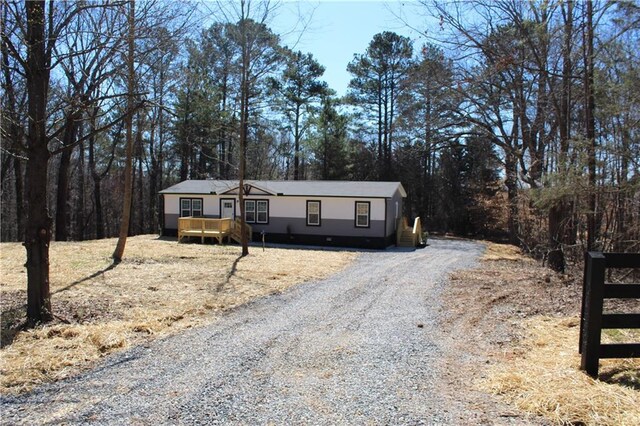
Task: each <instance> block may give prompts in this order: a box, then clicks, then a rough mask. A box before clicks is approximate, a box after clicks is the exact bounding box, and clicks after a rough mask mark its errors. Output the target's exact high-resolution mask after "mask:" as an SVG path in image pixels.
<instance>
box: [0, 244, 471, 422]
mask: <svg viewBox="0 0 640 426" xmlns="http://www.w3.org/2000/svg"><path fill="white" fill-rule="evenodd" d="M482 250H483V246H482V245H481V244H478V243H473V242H468V241H461V240H431V241H430V246H428V247H427V248H425V249H419V250H415V251H410V250H403V249H389V250H386V251H378V252H362V253H360V254H359V256H358V258H357V260H356V261H355V262H354V264H353V265H352V266H351V267H349V268H347V269H346V270H345V271H343V272H341V273H339V274H336V275H334V276H332V277H330V278H329V279H326V280H323V281H319V282H311V283H306V284H302V285H300V286H297V287H295V288H293V289H291V290H289V291H287V292H285V293H283V294H280V295H275V296H270V297H266V298H263V299H260V300H257V301H255V302H253V303H250V304H247V305H244V306H242V307H240V308H238V309H236V310H234V311H232V312H230V313H229V314H227V315H225V316H224V317H222V318H221V319H219V320H217V321H216V322H214V323H213V324H211V325H209V326H206V327H202V328H198V329H194V330H190V331H187V332H184V333H181V334H179V335H176V336H172V337H169V338H165V339H162V340H159V341H155V342H153V343H151V344H149V345H147V346H140V347H136V348H132V349H131V350H128V351H126V352H123V353H121V354H119V355H116V356H113V357H110V358H108V359H107V360H106V361H105V362H103V363H102V364H100V365H99V366H98V367H97V368H95V369H93V370H92V371H90V372H87V373H85V374H82V375H80V376H78V377H76V378H74V379H70V380H66V381H62V382H59V383H55V384H51V385H46V386H43V387H41V388H39V389H37V390H36V391H34V392H32V393H29V394H26V395H23V396H20V397H1V398H0V409H1V410H2V416H1V423H2V424H59V423H65V424H77V423H93V424H109V425H112V424H185V425H198V424H222V423H224V424H229V423H231V424H357V425H361V424H410V425H417V424H452V423H457V422H458V420H459V419H460V418H461V417H460V412H459V411H460V410H461V409H462V408H456V407H452V406H451V404H449V401H447V400H445V399H443V398H444V397H443V396H442V393H441V392H439V388H441V387H442V386H443V384H442V380H441V376H442V373H443V371H441V369H442V367H441V366H439V363H438V362H437V361H438V358H439V357H441V356H442V354H443V351H446V350H447V348H446V344H444V343H443V339H442V333H441V332H440V331H439V330H438V325H437V318H438V315H439V314H438V311H439V309H440V302H441V300H440V292H441V290H442V288H443V285H444V284H445V283H446V279H447V275H448V274H449V273H450V272H452V271H453V270H456V269H460V268H468V267H471V266H473V264H474V263H475V261H476V259H477V256H478V255H479V254H480V253H481V252H482ZM300 267H304V265H300ZM462 392H463V391H462V390H461V393H462Z"/></svg>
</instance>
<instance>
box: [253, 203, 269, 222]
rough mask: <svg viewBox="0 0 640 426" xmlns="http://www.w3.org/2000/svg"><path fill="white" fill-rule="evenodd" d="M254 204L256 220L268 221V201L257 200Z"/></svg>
mask: <svg viewBox="0 0 640 426" xmlns="http://www.w3.org/2000/svg"><path fill="white" fill-rule="evenodd" d="M256 206H257V210H258V217H257V218H256V222H258V223H269V202H268V201H267V200H258V201H256Z"/></svg>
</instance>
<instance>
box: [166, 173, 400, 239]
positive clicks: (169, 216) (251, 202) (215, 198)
mask: <svg viewBox="0 0 640 426" xmlns="http://www.w3.org/2000/svg"><path fill="white" fill-rule="evenodd" d="M242 189H243V191H244V192H243V194H244V219H245V222H246V223H247V224H248V225H250V230H251V234H252V238H253V239H254V240H258V239H260V238H261V236H264V238H265V240H266V241H267V242H279V243H295V244H313V245H330V246H347V247H365V248H385V247H388V246H390V245H392V244H396V242H397V236H398V235H397V230H398V227H399V226H402V221H401V218H402V202H403V199H404V198H405V197H406V196H407V194H406V193H405V190H404V188H403V187H402V185H401V184H400V183H399V182H344V181H253V180H252V181H245V182H244V185H243V188H242ZM239 191H240V188H239V185H238V181H228V180H187V181H184V182H181V183H178V184H176V185H174V186H171V187H169V188H167V189H165V190H163V191H160V194H161V196H162V198H163V206H164V211H163V217H164V223H163V225H162V233H163V235H167V236H179V237H181V235H180V233H179V228H180V226H179V223H182V222H181V220H180V218H214V219H225V218H228V219H229V220H230V222H231V221H235V220H236V219H238V218H239V217H240V211H241V210H240V206H239V200H238V195H239ZM200 222H202V223H203V225H202V229H203V230H204V222H205V221H203V220H200ZM212 222H215V221H212ZM198 226H200V225H198ZM184 235H191V234H189V233H187V232H185V233H184ZM202 236H203V239H204V236H205V235H204V234H203V235H202ZM219 240H220V241H222V240H221V239H220V238H219Z"/></svg>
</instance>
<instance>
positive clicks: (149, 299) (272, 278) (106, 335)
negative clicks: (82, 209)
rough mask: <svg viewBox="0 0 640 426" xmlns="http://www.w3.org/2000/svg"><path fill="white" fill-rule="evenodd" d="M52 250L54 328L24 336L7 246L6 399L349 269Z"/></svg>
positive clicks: (312, 256)
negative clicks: (119, 258)
mask: <svg viewBox="0 0 640 426" xmlns="http://www.w3.org/2000/svg"><path fill="white" fill-rule="evenodd" d="M115 244H116V240H115V239H107V240H98V241H87V242H53V243H52V245H51V250H50V256H51V269H50V280H51V292H52V305H53V313H54V315H55V321H53V322H52V323H50V324H47V325H44V326H40V327H37V328H35V329H33V330H29V331H20V324H21V323H22V322H23V321H24V317H25V310H26V308H25V303H26V272H25V268H24V266H23V265H24V256H25V254H24V247H22V245H21V244H18V243H15V244H14V243H3V244H2V245H0V307H1V309H2V349H1V350H0V355H1V359H0V392H2V393H19V392H23V391H26V390H29V389H31V388H33V387H34V386H36V385H38V384H40V383H43V382H50V381H54V380H59V379H61V378H64V377H68V376H71V375H74V374H77V372H79V371H81V370H83V369H85V368H88V367H90V366H91V365H93V363H94V362H95V361H96V360H98V359H100V358H102V357H104V356H105V355H107V354H109V353H112V352H114V351H119V350H122V349H124V348H126V347H129V346H131V345H135V344H140V343H142V342H144V341H148V340H149V339H153V338H156V337H158V336H164V335H166V334H168V333H174V332H176V331H178V330H181V329H185V328H189V327H194V326H198V325H201V324H205V323H208V322H211V321H213V320H215V318H216V316H217V315H219V314H220V313H222V312H224V311H226V310H229V309H232V308H234V307H237V306H239V305H241V304H244V303H247V302H248V301H251V300H253V299H255V298H258V297H261V296H265V295H269V294H274V293H278V292H282V291H284V290H286V289H287V288H289V287H291V286H293V285H296V284H299V283H301V282H305V281H311V280H317V279H322V278H324V277H326V276H328V275H330V274H332V273H335V272H337V271H339V270H341V269H343V268H345V267H346V266H347V265H348V264H349V263H350V262H351V261H352V260H353V259H354V258H355V256H356V254H355V253H353V252H348V251H328V250H297V249H283V248H267V249H266V250H264V251H263V250H262V248H257V247H256V248H251V249H250V254H249V256H247V257H244V258H241V257H240V248H239V247H237V246H219V245H201V244H177V243H176V242H175V241H168V240H161V239H158V238H157V237H156V236H150V235H147V236H137V237H132V238H129V239H128V240H127V247H126V250H125V259H124V260H123V262H122V263H120V264H119V265H118V266H117V267H113V266H112V263H111V258H110V256H111V253H112V251H113V249H114V247H115Z"/></svg>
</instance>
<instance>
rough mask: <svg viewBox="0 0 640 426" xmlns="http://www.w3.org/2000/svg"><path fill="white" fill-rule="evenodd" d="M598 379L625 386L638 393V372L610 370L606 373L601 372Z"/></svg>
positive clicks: (639, 383)
mask: <svg viewBox="0 0 640 426" xmlns="http://www.w3.org/2000/svg"><path fill="white" fill-rule="evenodd" d="M598 379H600V380H601V381H603V382H606V383H610V384H614V385H621V386H626V387H628V388H631V389H635V390H639V391H640V370H636V369H632V368H624V367H620V368H612V369H611V370H608V371H606V372H601V373H600V374H599V375H598Z"/></svg>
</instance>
